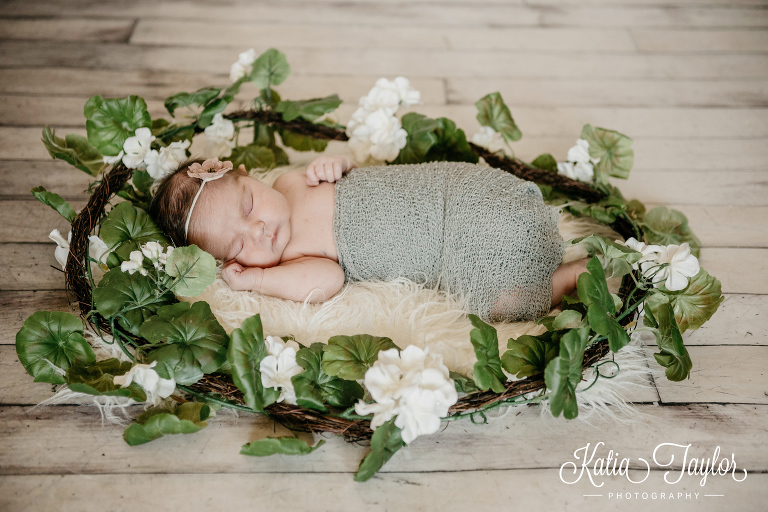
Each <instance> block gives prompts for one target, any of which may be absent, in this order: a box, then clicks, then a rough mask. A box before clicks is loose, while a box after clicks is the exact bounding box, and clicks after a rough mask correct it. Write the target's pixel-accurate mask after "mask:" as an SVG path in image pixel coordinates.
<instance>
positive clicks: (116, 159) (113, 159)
mask: <svg viewBox="0 0 768 512" xmlns="http://www.w3.org/2000/svg"><path fill="white" fill-rule="evenodd" d="M124 154H125V153H124V152H123V151H122V150H121V151H120V152H119V153H118V154H117V155H115V156H106V155H105V156H104V163H105V164H109V165H114V164H117V163H120V160H122V159H123V155H124Z"/></svg>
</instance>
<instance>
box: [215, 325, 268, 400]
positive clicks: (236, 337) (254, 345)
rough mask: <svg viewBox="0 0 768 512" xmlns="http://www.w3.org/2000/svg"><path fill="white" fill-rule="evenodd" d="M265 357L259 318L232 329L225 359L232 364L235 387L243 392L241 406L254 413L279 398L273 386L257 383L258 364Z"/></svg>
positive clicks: (258, 375)
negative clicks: (243, 403) (243, 404)
mask: <svg viewBox="0 0 768 512" xmlns="http://www.w3.org/2000/svg"><path fill="white" fill-rule="evenodd" d="M266 356H267V347H266V345H265V344H264V333H263V330H262V327H261V317H260V316H259V315H254V316H252V317H250V318H248V319H247V320H245V321H244V322H243V324H242V325H241V326H240V328H238V329H234V330H233V331H232V335H231V339H230V342H229V348H228V349H227V362H228V363H229V364H230V366H231V367H232V380H233V381H234V383H235V386H237V389H239V390H240V391H242V392H243V399H244V400H245V405H247V406H248V407H250V408H251V409H253V410H254V411H257V412H264V408H265V407H266V406H268V405H270V404H273V403H275V401H276V400H277V399H278V398H279V397H280V391H278V390H277V389H276V388H265V387H264V385H263V384H262V383H261V372H260V371H259V365H260V364H261V360H262V359H264V358H265V357H266Z"/></svg>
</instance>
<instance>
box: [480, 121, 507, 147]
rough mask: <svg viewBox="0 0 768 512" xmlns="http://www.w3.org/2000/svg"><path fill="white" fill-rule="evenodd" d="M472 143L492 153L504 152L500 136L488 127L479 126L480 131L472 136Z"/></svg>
mask: <svg viewBox="0 0 768 512" xmlns="http://www.w3.org/2000/svg"><path fill="white" fill-rule="evenodd" d="M472 142H474V143H475V144H477V145H478V146H483V147H484V148H486V149H487V150H488V151H492V152H494V153H495V152H497V151H504V150H505V147H506V145H505V144H504V138H503V137H502V136H501V134H500V133H499V132H497V131H496V130H494V129H493V128H491V127H490V126H481V127H480V131H479V132H477V133H476V134H474V135H473V136H472Z"/></svg>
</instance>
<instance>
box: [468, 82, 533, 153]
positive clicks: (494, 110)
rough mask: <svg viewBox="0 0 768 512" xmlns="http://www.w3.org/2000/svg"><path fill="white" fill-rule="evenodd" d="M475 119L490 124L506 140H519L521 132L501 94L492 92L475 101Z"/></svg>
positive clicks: (482, 123)
mask: <svg viewBox="0 0 768 512" xmlns="http://www.w3.org/2000/svg"><path fill="white" fill-rule="evenodd" d="M475 106H476V107H477V120H478V121H479V122H480V124H481V125H482V126H490V127H491V128H493V129H494V130H496V131H497V132H498V133H500V134H501V136H502V137H504V140H505V141H507V142H513V141H516V140H520V139H521V138H522V136H523V133H522V132H521V131H520V129H519V128H518V127H517V125H516V124H515V120H514V119H512V114H511V113H510V112H509V108H507V105H505V104H504V100H503V99H502V98H501V94H499V93H498V92H492V93H490V94H487V95H486V96H483V97H482V98H480V100H478V101H477V102H476V103H475Z"/></svg>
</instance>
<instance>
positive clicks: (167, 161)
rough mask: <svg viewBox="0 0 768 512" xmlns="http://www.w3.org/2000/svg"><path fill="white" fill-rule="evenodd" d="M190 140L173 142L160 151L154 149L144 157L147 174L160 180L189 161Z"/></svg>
mask: <svg viewBox="0 0 768 512" xmlns="http://www.w3.org/2000/svg"><path fill="white" fill-rule="evenodd" d="M189 144H190V142H189V141H188V140H184V141H178V142H171V144H170V145H168V146H167V147H164V148H160V151H159V152H158V151H157V150H155V149H153V150H151V151H149V152H148V153H147V154H146V156H145V157H144V162H145V163H146V164H147V172H148V173H149V175H150V176H152V178H153V179H155V180H159V179H161V178H163V177H164V176H166V175H167V174H170V173H172V172H173V171H175V170H176V169H178V168H179V165H181V163H182V162H183V161H184V160H186V159H187V152H186V151H185V150H186V149H187V148H188V147H189Z"/></svg>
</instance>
